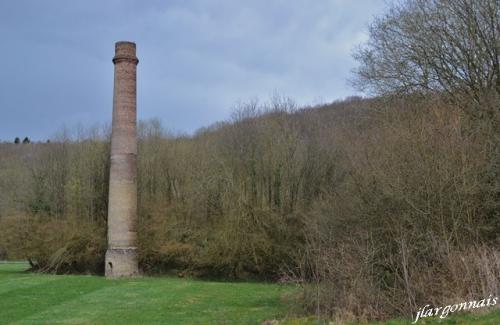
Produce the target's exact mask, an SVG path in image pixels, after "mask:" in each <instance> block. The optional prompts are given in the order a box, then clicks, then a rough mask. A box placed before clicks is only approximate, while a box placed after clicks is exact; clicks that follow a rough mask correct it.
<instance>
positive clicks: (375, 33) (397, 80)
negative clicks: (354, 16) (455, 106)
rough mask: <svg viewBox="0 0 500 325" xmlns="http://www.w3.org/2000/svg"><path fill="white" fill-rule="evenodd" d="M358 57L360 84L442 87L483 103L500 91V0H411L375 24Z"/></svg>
mask: <svg viewBox="0 0 500 325" xmlns="http://www.w3.org/2000/svg"><path fill="white" fill-rule="evenodd" d="M369 33H370V37H369V40H368V42H367V43H365V44H364V45H362V46H360V47H359V48H358V49H357V50H356V51H355V53H354V58H355V59H356V60H357V61H359V63H360V66H359V68H357V70H355V74H356V78H355V80H353V83H354V85H355V86H356V88H358V89H360V90H363V91H369V92H371V93H374V94H388V93H392V94H394V93H413V92H429V91H432V92H435V91H437V92H440V93H443V92H444V93H446V94H448V95H450V96H451V98H452V99H454V100H455V102H463V100H464V99H467V100H472V102H473V103H481V102H482V100H483V99H484V98H490V99H491V98H494V99H495V100H497V99H498V95H499V94H500V77H499V75H500V64H499V56H500V1H499V0H407V1H403V2H400V3H398V4H395V5H393V6H392V8H391V9H390V10H389V11H388V12H387V14H385V15H384V16H382V17H379V18H377V19H376V20H375V21H374V23H373V24H372V25H371V27H370V31H369Z"/></svg>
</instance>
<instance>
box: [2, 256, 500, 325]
mask: <svg viewBox="0 0 500 325" xmlns="http://www.w3.org/2000/svg"><path fill="white" fill-rule="evenodd" d="M27 267H28V265H27V264H24V263H16V264H1V263H0V324H1V325H3V324H260V323H261V322H262V321H263V320H266V319H267V320H269V319H284V318H286V313H287V305H286V304H285V302H284V300H283V299H282V297H283V296H287V295H290V294H292V292H293V290H294V289H293V287H290V286H280V285H277V284H264V283H232V282H212V281H198V280H189V279H178V278H172V277H161V278H160V277H156V278H155V277H145V278H138V279H127V280H106V279H105V278H103V277H98V276H84V275H43V274H33V273H28V272H23V271H24V270H26V268H27ZM410 323H411V321H409V320H392V321H388V322H384V323H371V324H373V325H375V324H378V325H404V324H410ZM280 324H282V325H303V324H324V323H322V322H318V321H315V320H314V319H313V318H295V319H285V320H284V321H282V322H280ZM417 324H422V325H434V324H435V325H437V324H442V325H468V324H477V325H496V324H500V310H498V309H497V310H495V311H490V312H489V313H488V314H484V315H469V314H463V313H462V314H455V315H453V316H450V317H448V318H446V319H444V320H441V319H439V317H433V318H426V319H423V320H420V321H419V322H418V323H417Z"/></svg>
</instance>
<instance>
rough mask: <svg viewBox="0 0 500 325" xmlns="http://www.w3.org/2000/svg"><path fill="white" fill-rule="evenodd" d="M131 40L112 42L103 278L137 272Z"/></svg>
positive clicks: (133, 49)
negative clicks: (113, 72)
mask: <svg viewBox="0 0 500 325" xmlns="http://www.w3.org/2000/svg"><path fill="white" fill-rule="evenodd" d="M138 62H139V60H138V59H137V57H136V47H135V44H134V43H132V42H117V43H116V44H115V57H114V58H113V63H114V65H115V78H114V93H113V122H112V134H111V169H110V176H109V203H108V250H107V252H106V266H105V273H106V277H127V276H136V275H138V274H139V269H138V263H137V180H136V178H137V130H136V128H137V113H136V107H137V103H136V102H137V98H136V97H137V91H136V89H137V85H136V75H137V64H138Z"/></svg>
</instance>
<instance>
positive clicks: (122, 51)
mask: <svg viewBox="0 0 500 325" xmlns="http://www.w3.org/2000/svg"><path fill="white" fill-rule="evenodd" d="M135 48H136V47H135V43H134V42H128V41H120V42H116V43H115V57H114V58H113V63H115V64H116V63H117V62H119V61H132V62H135V64H137V63H139V60H138V59H137V57H136V56H135Z"/></svg>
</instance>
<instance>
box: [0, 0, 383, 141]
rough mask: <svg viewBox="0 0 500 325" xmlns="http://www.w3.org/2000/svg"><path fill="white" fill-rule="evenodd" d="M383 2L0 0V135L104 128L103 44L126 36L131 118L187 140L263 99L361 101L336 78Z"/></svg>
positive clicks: (108, 92)
mask: <svg viewBox="0 0 500 325" xmlns="http://www.w3.org/2000/svg"><path fill="white" fill-rule="evenodd" d="M385 8H386V2H385V1H384V0H286V1H285V0H252V1H246V0H240V1H235V0H169V1H160V0H146V1H145V0H142V1H140V0H106V1H103V0H99V1H98V0H85V1H64V0H44V1H39V0H2V1H1V2H0V59H1V64H2V68H1V69H0V140H3V141H11V140H13V139H14V138H15V137H20V138H21V139H22V138H24V137H25V136H28V137H30V138H31V139H32V140H38V141H44V140H45V139H48V138H50V137H52V136H54V134H56V133H57V132H58V131H59V130H61V129H62V128H64V127H66V128H68V129H70V130H71V129H72V128H76V127H82V126H83V127H91V126H95V125H97V124H102V125H103V124H109V123H110V122H111V112H112V98H113V63H112V61H111V59H112V57H113V55H114V43H115V42H116V41H121V40H126V41H133V42H135V43H136V44H137V57H138V58H139V60H140V62H139V65H138V72H137V83H138V84H137V96H138V98H137V103H138V104H137V112H138V119H140V120H147V119H151V118H157V119H159V120H160V121H161V122H162V124H163V126H164V127H166V128H167V129H169V130H171V131H173V132H182V133H192V132H194V131H195V130H196V129H198V128H201V127H204V126H208V125H210V124H212V123H214V122H216V121H221V120H227V119H228V118H229V116H230V115H231V112H232V111H233V110H234V107H235V106H236V105H237V104H238V103H241V102H247V101H250V100H254V99H259V100H260V101H266V100H267V99H269V98H270V97H271V96H272V95H273V94H280V95H281V96H286V97H290V98H292V99H293V100H294V101H295V102H296V103H297V104H298V105H314V104H320V103H327V102H331V101H334V100H337V99H342V98H345V97H347V96H351V95H362V94H359V93H357V92H356V91H355V90H354V89H352V88H351V87H350V86H349V85H348V83H347V79H348V78H349V77H351V70H352V69H353V68H355V67H356V62H355V61H354V60H353V59H352V56H351V54H352V51H353V48H354V47H355V46H357V45H359V44H360V43H362V42H364V41H366V40H367V37H368V36H367V35H368V34H367V31H368V25H369V23H370V21H372V19H373V17H374V16H376V15H380V14H381V13H382V12H383V11H384V9H385Z"/></svg>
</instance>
